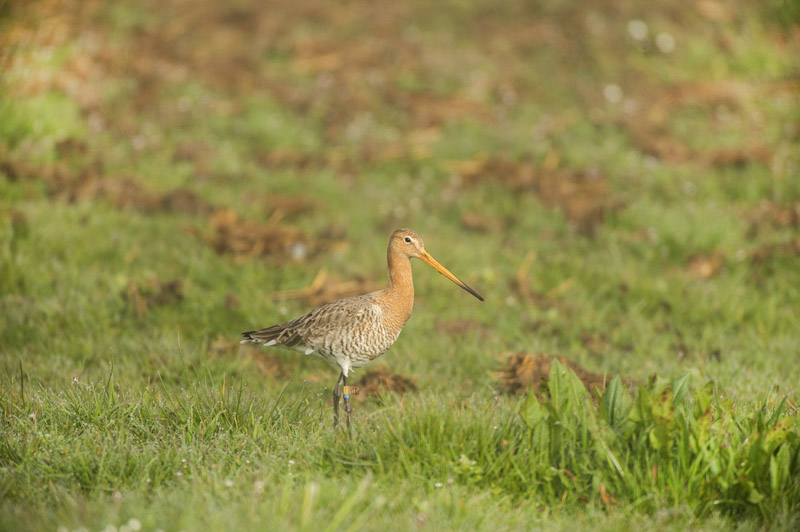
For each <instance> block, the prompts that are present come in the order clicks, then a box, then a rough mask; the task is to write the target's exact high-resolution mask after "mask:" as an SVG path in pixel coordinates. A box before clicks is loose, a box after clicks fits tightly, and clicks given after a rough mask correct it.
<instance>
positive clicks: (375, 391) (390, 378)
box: [356, 367, 417, 399]
mask: <svg viewBox="0 0 800 532" xmlns="http://www.w3.org/2000/svg"><path fill="white" fill-rule="evenodd" d="M356 386H357V387H358V390H359V395H357V396H356V397H359V398H362V399H363V398H367V397H374V396H379V395H382V394H384V393H386V392H392V393H396V394H399V395H403V394H405V393H408V392H416V391H417V385H416V383H415V382H414V381H413V380H412V379H409V378H408V377H405V376H403V375H399V374H397V373H392V372H390V371H389V370H388V369H386V368H382V367H379V368H377V369H373V370H369V371H367V372H366V373H364V375H363V376H362V377H361V379H360V380H359V381H358V384H356Z"/></svg>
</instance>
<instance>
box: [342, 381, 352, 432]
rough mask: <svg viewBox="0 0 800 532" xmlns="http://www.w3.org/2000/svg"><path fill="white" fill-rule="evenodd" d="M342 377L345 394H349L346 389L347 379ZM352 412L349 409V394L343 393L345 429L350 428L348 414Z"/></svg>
mask: <svg viewBox="0 0 800 532" xmlns="http://www.w3.org/2000/svg"><path fill="white" fill-rule="evenodd" d="M342 376H343V377H344V387H345V392H349V390H348V389H347V377H346V376H344V375H342ZM352 411H353V409H352V408H351V407H350V394H349V393H345V394H344V413H345V416H346V417H347V428H348V429H349V428H350V412H352Z"/></svg>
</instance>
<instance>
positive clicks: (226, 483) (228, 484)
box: [224, 480, 233, 488]
mask: <svg viewBox="0 0 800 532" xmlns="http://www.w3.org/2000/svg"><path fill="white" fill-rule="evenodd" d="M224 484H225V487H226V488H232V487H233V481H232V480H226V481H225V482H224Z"/></svg>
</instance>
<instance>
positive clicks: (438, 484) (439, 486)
mask: <svg viewBox="0 0 800 532" xmlns="http://www.w3.org/2000/svg"><path fill="white" fill-rule="evenodd" d="M434 486H436V487H437V488H441V487H442V486H444V484H442V483H441V482H437V483H436V484H434Z"/></svg>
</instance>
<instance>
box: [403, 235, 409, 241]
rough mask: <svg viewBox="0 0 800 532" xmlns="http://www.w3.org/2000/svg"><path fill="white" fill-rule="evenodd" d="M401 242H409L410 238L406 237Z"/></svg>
mask: <svg viewBox="0 0 800 532" xmlns="http://www.w3.org/2000/svg"><path fill="white" fill-rule="evenodd" d="M403 240H405V241H406V242H411V237H410V236H407V237H405V238H404V239H403Z"/></svg>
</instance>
